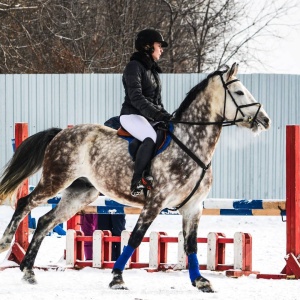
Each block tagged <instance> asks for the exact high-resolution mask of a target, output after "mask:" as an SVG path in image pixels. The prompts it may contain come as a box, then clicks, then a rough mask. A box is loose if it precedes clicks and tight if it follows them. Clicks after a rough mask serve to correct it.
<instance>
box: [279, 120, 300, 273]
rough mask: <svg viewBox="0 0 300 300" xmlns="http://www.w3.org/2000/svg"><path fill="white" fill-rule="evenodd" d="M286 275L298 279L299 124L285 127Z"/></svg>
mask: <svg viewBox="0 0 300 300" xmlns="http://www.w3.org/2000/svg"><path fill="white" fill-rule="evenodd" d="M286 254H287V258H286V262H287V264H286V267H285V269H283V272H284V271H285V273H286V275H288V276H295V278H297V279H300V264H299V258H300V126H299V125H298V126H295V125H289V126H287V127H286Z"/></svg>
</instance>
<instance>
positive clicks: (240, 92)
mask: <svg viewBox="0 0 300 300" xmlns="http://www.w3.org/2000/svg"><path fill="white" fill-rule="evenodd" d="M235 93H236V94H238V95H239V96H243V95H244V92H242V91H236V92H235Z"/></svg>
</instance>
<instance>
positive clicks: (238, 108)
mask: <svg viewBox="0 0 300 300" xmlns="http://www.w3.org/2000/svg"><path fill="white" fill-rule="evenodd" d="M219 75H220V77H221V80H222V84H223V87H224V90H225V96H224V109H223V120H222V121H219V122H188V121H176V120H171V121H170V122H172V123H180V124H186V125H221V126H223V127H225V126H232V125H235V124H236V123H240V122H244V120H243V119H236V118H237V114H238V112H240V113H241V115H242V116H243V117H245V114H244V113H243V111H242V108H244V107H249V106H253V105H258V109H257V111H256V114H255V115H254V117H253V118H251V117H249V119H248V122H249V123H251V128H252V127H253V124H254V121H255V120H256V118H257V115H258V113H259V110H260V108H261V104H260V103H251V104H245V105H240V106H239V105H238V104H237V103H236V101H235V99H234V97H233V96H232V94H231V92H230V90H229V89H228V85H230V84H231V83H233V82H236V81H239V79H233V80H231V81H229V82H227V83H225V81H224V79H223V77H222V75H223V73H220V74H219ZM226 92H228V94H229V96H230V98H231V100H232V101H233V103H234V104H235V106H236V114H235V117H234V119H233V120H232V121H228V120H225V110H226V100H227V97H226V96H227V93H226ZM160 129H162V130H166V131H167V132H168V134H169V135H170V136H171V137H172V139H173V140H174V142H175V143H176V144H177V145H178V146H179V147H180V148H181V149H182V150H183V151H184V152H185V153H187V154H188V155H189V156H190V157H191V158H192V159H193V160H194V161H195V162H196V163H197V164H198V166H199V167H201V168H202V172H201V175H200V177H199V179H198V181H197V182H196V185H195V186H194V188H193V190H192V191H191V193H190V194H189V195H188V196H187V197H186V198H185V199H184V200H183V202H181V203H180V204H179V205H177V206H175V207H174V208H169V210H170V211H176V210H178V209H180V208H181V207H183V206H184V205H185V204H186V203H187V202H188V201H189V200H190V199H191V198H192V197H193V195H194V194H195V192H196V191H197V190H198V188H199V186H200V183H201V181H202V180H203V178H204V176H205V174H206V171H207V170H208V169H209V167H210V166H211V162H209V163H208V164H207V165H205V164H204V163H203V162H202V161H201V160H200V159H199V158H198V157H197V156H196V155H195V154H194V153H193V152H192V151H191V150H190V149H189V148H187V146H185V145H184V144H183V143H182V142H181V141H180V140H179V139H178V138H177V137H176V136H175V135H174V134H173V132H171V131H170V130H168V129H166V128H160Z"/></svg>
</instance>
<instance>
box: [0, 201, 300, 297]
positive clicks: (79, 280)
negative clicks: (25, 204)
mask: <svg viewBox="0 0 300 300" xmlns="http://www.w3.org/2000/svg"><path fill="white" fill-rule="evenodd" d="M47 210H49V207H40V208H36V209H35V210H34V211H33V212H32V216H33V217H35V218H38V217H39V216H40V215H42V214H44V213H45V212H46V211H47ZM12 213H13V210H12V209H11V208H10V207H9V206H0V234H1V236H2V234H3V231H4V229H5V228H6V226H7V224H8V222H9V220H10V218H11V216H12ZM126 219H127V224H126V229H127V230H132V229H133V226H134V224H135V222H136V220H137V216H136V215H127V216H126ZM152 231H165V232H167V233H168V235H169V236H177V235H178V233H179V231H181V216H174V215H171V216H167V215H160V216H158V217H157V219H156V220H155V221H154V223H153V224H152V225H151V227H150V229H149V230H148V232H147V235H149V233H150V232H152ZM238 231H239V232H246V233H250V234H251V235H252V238H253V270H254V271H260V272H261V273H268V274H270V273H275V274H279V273H280V271H281V270H282V268H283V267H284V265H285V260H284V256H285V249H286V244H285V243H286V238H285V236H286V228H285V223H284V222H282V220H281V217H278V216H277V217H275V216H257V217H254V216H203V217H202V218H201V222H200V227H199V231H198V236H201V237H206V236H207V234H208V233H209V232H222V233H224V234H225V235H226V236H227V237H233V234H234V233H235V232H238ZM230 246H231V245H227V246H226V263H232V262H233V257H232V252H233V249H231V247H230ZM232 248H233V246H232ZM64 249H65V237H64V236H58V235H56V234H52V235H50V236H47V237H46V238H45V240H44V241H43V244H42V246H41V248H40V251H39V253H38V256H37V259H36V262H35V266H37V267H42V266H46V265H58V266H60V267H61V268H59V269H58V270H48V271H45V270H43V269H35V270H34V272H35V274H36V278H37V280H38V284H37V285H29V284H27V283H24V282H23V281H22V280H21V279H22V273H21V271H20V270H19V269H18V268H17V267H14V268H7V269H5V270H4V271H0V299H6V300H10V299H22V300H27V299H30V300H32V299H34V297H36V298H37V299H39V300H50V299H51V300H52V299H54V298H58V299H73V300H75V299H101V300H102V299H104V300H105V299H114V300H118V299H122V300H127V299H128V300H129V299H131V300H141V299H143V300H150V299H151V300H152V299H155V300H156V299H172V300H176V299H178V300H179V299H180V300H182V299H185V300H188V299H233V300H234V299H259V300H261V299H264V300H266V299H281V300H284V299H288V300H294V299H295V300H296V299H300V298H299V281H298V280H265V279H256V277H255V275H250V276H249V277H246V276H243V277H240V278H236V279H233V278H228V277H226V276H225V272H212V271H201V272H202V275H203V276H204V277H206V278H207V279H209V280H210V281H211V282H212V284H213V287H214V289H215V290H216V293H214V294H204V293H202V292H199V291H198V290H196V288H194V287H193V286H192V285H191V283H190V280H189V275H188V272H187V271H186V270H184V271H169V272H153V273H150V272H146V271H145V270H143V269H131V270H126V271H124V276H123V278H124V280H125V283H126V285H127V287H128V288H129V290H125V291H116V290H111V289H109V288H108V284H109V282H110V281H111V279H112V275H111V270H110V269H95V268H89V267H87V268H84V269H82V270H79V271H78V270H73V269H67V268H64V266H65V261H64V260H63V251H64ZM147 251H148V249H147V245H146V243H145V244H142V245H141V249H140V261H146V259H147V257H148V253H147ZM7 254H8V251H6V252H4V253H1V254H0V267H1V266H7V265H14V263H12V262H10V261H7V260H6V257H7ZM176 257H177V249H176V246H175V245H170V246H169V252H168V260H170V262H169V261H168V262H169V263H175V262H176ZM198 258H199V262H200V263H205V258H206V248H205V245H204V244H199V247H198ZM227 260H228V261H227Z"/></svg>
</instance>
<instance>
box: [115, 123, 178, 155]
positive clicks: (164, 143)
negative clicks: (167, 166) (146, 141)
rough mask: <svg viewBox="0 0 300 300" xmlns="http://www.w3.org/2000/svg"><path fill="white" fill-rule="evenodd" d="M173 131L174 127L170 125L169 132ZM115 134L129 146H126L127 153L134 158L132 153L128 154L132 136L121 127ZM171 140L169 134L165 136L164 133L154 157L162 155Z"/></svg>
mask: <svg viewBox="0 0 300 300" xmlns="http://www.w3.org/2000/svg"><path fill="white" fill-rule="evenodd" d="M173 130H174V126H173V124H172V123H170V124H169V131H171V132H173ZM117 134H118V136H119V137H120V138H122V139H124V140H127V141H128V143H129V145H128V152H129V154H130V155H131V156H134V154H133V153H131V152H130V147H129V146H130V143H131V142H133V140H134V139H135V138H134V137H133V136H132V135H130V133H128V132H127V131H126V130H125V129H123V128H122V127H120V128H119V129H118V131H117ZM171 140H172V138H171V136H170V135H169V134H167V132H166V131H164V138H163V139H162V141H161V143H160V145H159V146H158V147H157V148H158V149H157V151H156V152H155V154H154V156H156V155H158V154H160V153H162V152H163V151H164V150H166V149H167V148H168V146H169V145H170V142H171Z"/></svg>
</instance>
